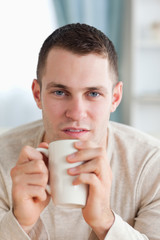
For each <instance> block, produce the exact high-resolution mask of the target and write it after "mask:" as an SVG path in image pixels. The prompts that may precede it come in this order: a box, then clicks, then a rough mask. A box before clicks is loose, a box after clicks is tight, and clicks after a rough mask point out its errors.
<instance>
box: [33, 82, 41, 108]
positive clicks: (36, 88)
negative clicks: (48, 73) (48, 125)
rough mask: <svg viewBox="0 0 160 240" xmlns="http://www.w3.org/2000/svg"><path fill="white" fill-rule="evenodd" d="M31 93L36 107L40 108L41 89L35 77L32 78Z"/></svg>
mask: <svg viewBox="0 0 160 240" xmlns="http://www.w3.org/2000/svg"><path fill="white" fill-rule="evenodd" d="M32 93H33V97H34V100H35V101H36V104H37V106H38V108H40V109H42V103H41V89H40V85H39V83H38V81H37V80H36V79H34V80H33V83H32Z"/></svg>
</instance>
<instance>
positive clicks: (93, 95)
mask: <svg viewBox="0 0 160 240" xmlns="http://www.w3.org/2000/svg"><path fill="white" fill-rule="evenodd" d="M88 95H89V96H90V97H93V98H96V97H99V95H100V94H99V93H98V92H90V93H89V94H88Z"/></svg>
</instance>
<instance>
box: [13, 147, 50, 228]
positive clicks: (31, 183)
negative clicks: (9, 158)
mask: <svg viewBox="0 0 160 240" xmlns="http://www.w3.org/2000/svg"><path fill="white" fill-rule="evenodd" d="M39 147H43V148H47V147H48V144H47V143H41V144H40V145H39ZM11 177H12V199H13V213H14V215H15V217H16V219H17V220H18V222H19V224H20V225H21V226H22V228H23V229H24V230H25V231H26V232H29V231H30V230H31V228H32V227H33V225H34V224H35V223H36V222H37V220H38V218H39V216H40V213H41V212H42V211H43V209H44V208H45V207H46V206H47V205H48V203H49V200H50V196H49V195H48V194H47V193H46V190H45V187H46V184H47V182H48V169H47V167H46V164H45V162H44V160H43V155H42V154H41V153H40V152H38V151H37V150H36V149H34V148H32V147H29V146H26V147H24V148H23V149H22V151H21V153H20V156H19V159H18V161H17V164H16V166H15V167H14V168H13V169H12V170H11Z"/></svg>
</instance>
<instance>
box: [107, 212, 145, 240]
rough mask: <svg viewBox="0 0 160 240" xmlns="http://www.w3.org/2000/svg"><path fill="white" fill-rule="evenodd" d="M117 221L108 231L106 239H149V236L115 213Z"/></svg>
mask: <svg viewBox="0 0 160 240" xmlns="http://www.w3.org/2000/svg"><path fill="white" fill-rule="evenodd" d="M114 215H115V221H114V224H113V225H112V227H111V228H110V230H109V231H108V233H107V235H106V237H105V240H117V239H119V240H128V239H133V240H148V238H147V236H145V235H144V234H141V233H140V232H138V231H137V230H135V229H134V228H133V227H131V226H130V225H129V224H128V223H126V222H125V221H123V219H122V218H121V217H120V216H118V215H117V214H115V213H114Z"/></svg>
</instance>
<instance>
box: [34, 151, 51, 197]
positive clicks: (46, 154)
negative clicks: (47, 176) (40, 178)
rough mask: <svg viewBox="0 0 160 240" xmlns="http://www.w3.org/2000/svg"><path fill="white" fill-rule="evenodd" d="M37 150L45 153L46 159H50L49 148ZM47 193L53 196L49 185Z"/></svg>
mask: <svg viewBox="0 0 160 240" xmlns="http://www.w3.org/2000/svg"><path fill="white" fill-rule="evenodd" d="M36 150H37V151H39V152H41V153H43V154H44V155H45V156H46V157H49V150H48V149H47V148H36ZM46 191H47V193H48V194H49V195H51V187H50V185H49V184H47V185H46Z"/></svg>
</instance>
